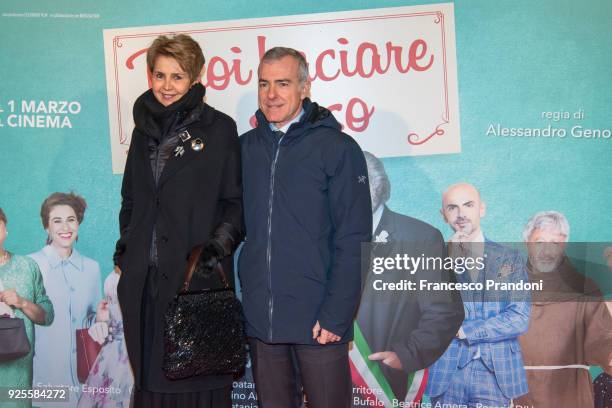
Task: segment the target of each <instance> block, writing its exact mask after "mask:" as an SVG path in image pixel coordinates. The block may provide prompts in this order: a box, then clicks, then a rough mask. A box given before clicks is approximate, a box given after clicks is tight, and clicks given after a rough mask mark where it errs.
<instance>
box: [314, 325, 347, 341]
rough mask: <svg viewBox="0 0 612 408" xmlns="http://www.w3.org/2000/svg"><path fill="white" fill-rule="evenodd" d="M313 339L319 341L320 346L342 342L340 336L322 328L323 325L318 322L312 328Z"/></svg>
mask: <svg viewBox="0 0 612 408" xmlns="http://www.w3.org/2000/svg"><path fill="white" fill-rule="evenodd" d="M312 338H313V339H317V341H318V342H319V344H327V343H333V342H335V341H340V336H337V335H335V334H334V333H332V332H330V331H327V330H325V329H323V328H321V325H320V324H319V321H318V320H317V323H316V324H315V325H314V327H313V328H312Z"/></svg>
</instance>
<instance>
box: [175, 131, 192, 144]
mask: <svg viewBox="0 0 612 408" xmlns="http://www.w3.org/2000/svg"><path fill="white" fill-rule="evenodd" d="M178 137H179V138H180V139H181V142H183V143H185V142H186V141H188V140H189V139H191V135H190V134H189V132H188V131H186V130H183V131H182V132H180V133H179V134H178Z"/></svg>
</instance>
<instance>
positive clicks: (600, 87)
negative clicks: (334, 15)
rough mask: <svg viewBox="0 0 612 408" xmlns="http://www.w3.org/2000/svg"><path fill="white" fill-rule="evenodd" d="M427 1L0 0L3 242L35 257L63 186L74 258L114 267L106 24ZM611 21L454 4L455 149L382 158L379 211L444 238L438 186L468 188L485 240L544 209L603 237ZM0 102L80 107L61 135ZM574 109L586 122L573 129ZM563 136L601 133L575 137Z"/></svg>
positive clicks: (550, 4)
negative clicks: (537, 132)
mask: <svg viewBox="0 0 612 408" xmlns="http://www.w3.org/2000/svg"><path fill="white" fill-rule="evenodd" d="M427 3H433V2H427V1H359V2H355V1H343V0H340V1H335V2H333V3H331V2H316V1H315V2H309V3H308V4H304V3H302V2H287V1H233V2H232V4H231V6H230V5H229V4H228V3H221V2H195V1H194V2H192V3H190V2H183V3H182V4H181V5H177V4H176V3H168V2H159V1H152V2H147V3H146V6H144V5H141V4H136V3H135V2H124V3H123V4H121V5H119V4H118V3H116V2H106V1H99V2H95V3H94V2H74V1H57V2H53V3H46V2H36V1H4V2H2V4H0V13H1V14H0V34H1V36H2V46H1V54H0V58H1V60H2V63H1V64H0V78H2V80H1V81H0V109H3V110H4V113H0V120H2V125H3V126H2V127H0V146H1V147H0V171H1V173H2V175H3V177H2V182H1V183H0V206H2V208H4V209H5V211H6V212H7V215H8V217H9V227H10V228H9V229H10V237H9V240H8V243H7V246H8V247H9V248H10V249H12V250H13V251H15V252H16V253H30V252H33V251H35V250H38V249H39V248H40V247H41V246H42V245H43V244H44V240H45V233H44V231H43V229H42V225H41V222H40V217H39V215H38V213H39V210H40V204H41V203H42V200H43V199H44V198H45V197H46V196H47V195H48V194H49V193H51V192H53V191H68V190H74V191H75V192H77V193H78V194H81V195H83V196H84V197H85V198H86V199H87V201H88V204H89V208H88V211H87V213H86V216H85V221H84V223H83V225H82V227H81V228H82V229H81V233H80V239H79V243H78V248H79V250H80V251H81V252H82V253H84V254H86V255H88V256H90V257H92V258H94V259H96V260H97V261H98V262H100V264H101V267H102V270H103V271H110V270H111V267H112V262H111V255H112V251H113V248H114V242H115V240H116V238H117V236H118V228H117V213H118V209H119V205H120V194H119V189H120V184H121V176H120V175H112V172H111V167H110V143H109V135H108V132H109V130H108V110H107V109H108V108H107V99H106V98H107V96H106V85H105V74H104V52H103V41H102V30H103V29H105V28H119V27H129V26H142V25H156V24H174V23H187V22H198V21H212V20H224V19H238V18H250V17H264V16H277V15H288V14H303V13H310V12H313V13H314V12H317V13H320V12H326V11H339V10H351V9H365V8H378V7H386V6H400V5H413V4H427ZM611 12H612V3H610V2H607V1H595V0H591V1H587V2H574V1H569V0H563V1H558V0H554V1H553V0H550V1H548V0H540V1H535V2H534V1H501V2H491V1H486V0H470V1H456V2H455V26H456V38H457V61H458V78H459V105H460V114H461V134H462V152H461V153H460V154H452V155H440V156H429V157H416V158H414V157H413V158H393V159H386V160H385V166H386V167H387V171H388V172H389V174H390V177H391V182H392V186H393V191H392V198H391V201H390V203H389V204H390V207H392V208H393V209H395V210H396V211H398V212H401V213H405V214H409V215H412V216H415V217H417V218H420V219H423V220H425V221H428V222H430V223H432V224H434V225H435V226H437V227H438V228H440V229H441V230H442V231H443V232H444V233H445V234H446V233H448V228H445V225H444V224H443V223H442V219H441V217H440V216H439V213H438V209H439V207H440V194H441V191H443V190H444V188H445V187H446V186H448V185H449V184H451V183H453V182H456V181H460V180H466V181H469V182H472V183H474V184H475V185H477V186H478V187H479V188H480V190H481V193H482V195H483V198H484V200H485V201H486V202H487V204H488V213H487V216H486V219H485V220H484V228H485V232H486V233H487V235H488V236H490V237H491V238H492V239H494V240H498V241H519V240H520V232H521V230H522V226H523V225H524V223H525V222H526V220H527V219H528V218H529V216H530V215H531V214H533V213H535V212H536V211H540V210H545V209H556V210H559V211H561V212H563V213H564V214H565V215H566V216H567V217H568V219H569V221H570V224H571V227H572V237H571V239H572V240H573V241H609V240H612V217H610V215H609V211H608V210H609V208H610V202H611V200H612V183H610V176H611V175H612V161H611V158H610V154H611V153H612V138H610V136H609V135H610V129H611V128H612V124H611V123H610V116H611V114H612V108H611V106H612V86H611V85H610V71H609V67H610V66H611V64H612V52H611V51H612V50H611V45H610V44H612V30H611V29H610V28H609V24H608V16H609V15H610V13H611ZM45 15H46V16H45ZM313 99H315V100H316V95H313ZM9 101H16V103H21V101H27V102H29V103H31V101H36V102H38V101H67V102H70V101H76V102H78V104H79V105H80V112H79V113H78V114H76V115H70V114H69V115H68V117H69V118H70V121H71V127H67V126H66V127H63V128H33V127H11V126H9V125H8V123H6V117H7V115H8V113H9V110H10V106H9V105H8V104H9ZM74 106H75V105H73V107H74ZM73 110H75V109H73ZM578 111H581V112H583V115H584V117H582V118H580V119H575V118H574V117H573V116H574V114H575V113H576V112H578ZM555 112H557V115H559V116H561V118H559V119H558V120H555V118H554V115H555ZM559 112H560V113H559ZM568 114H569V115H570V116H571V118H569V119H566V118H563V116H564V115H565V116H567V115H568ZM548 116H550V119H549V118H548ZM497 124H499V125H500V126H501V127H502V128H503V127H506V128H546V127H548V125H551V126H552V127H553V128H559V129H564V130H565V131H566V137H565V138H563V139H561V138H558V137H547V138H544V137H539V138H535V137H509V136H508V137H505V136H496V135H492V134H491V132H488V130H490V126H491V125H493V126H494V127H495V128H496V127H497ZM574 126H580V127H582V128H583V129H594V130H598V131H599V132H600V134H602V135H606V134H607V135H608V137H607V138H599V139H594V138H584V137H582V138H577V137H574V136H572V132H571V129H572V128H573V127H574ZM487 133H489V134H487Z"/></svg>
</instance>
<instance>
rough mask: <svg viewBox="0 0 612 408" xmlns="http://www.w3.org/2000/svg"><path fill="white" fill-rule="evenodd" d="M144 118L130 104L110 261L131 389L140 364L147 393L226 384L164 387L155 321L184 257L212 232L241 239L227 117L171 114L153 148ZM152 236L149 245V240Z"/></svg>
mask: <svg viewBox="0 0 612 408" xmlns="http://www.w3.org/2000/svg"><path fill="white" fill-rule="evenodd" d="M149 92H151V91H149ZM145 95H146V93H145ZM145 95H143V96H141V98H143V97H144V96H145ZM149 96H151V95H149ZM141 98H139V99H141ZM147 115H148V111H147V110H146V109H142V104H139V101H137V102H136V104H135V107H134V121H135V124H136V128H135V129H134V133H133V136H132V141H131V146H130V149H129V153H128V157H127V163H126V167H125V173H124V176H123V185H122V189H121V195H122V203H121V212H120V215H119V223H120V229H121V237H120V239H119V241H118V242H117V253H116V256H115V262H116V263H117V264H118V266H119V267H120V268H121V270H122V272H123V273H122V276H121V279H120V281H119V285H118V288H117V292H118V295H119V301H120V303H121V310H122V312H123V322H124V332H125V339H126V343H127V348H128V354H129V358H130V363H131V365H132V369H133V372H134V378H135V385H136V387H141V386H142V384H143V378H142V374H143V371H142V367H143V363H144V364H145V365H148V366H149V367H150V370H151V372H152V373H153V374H152V375H150V376H149V381H148V387H147V388H148V390H149V391H156V392H194V391H202V390H205V389H213V388H220V387H224V386H228V385H230V384H231V377H230V376H200V377H194V378H190V379H186V380H180V381H171V380H168V379H166V377H165V376H164V374H163V371H162V370H161V369H160V367H161V361H162V358H163V327H164V324H163V315H164V311H165V310H166V307H167V305H168V303H169V302H170V301H171V300H172V298H173V296H174V295H175V294H176V293H177V291H178V290H179V288H180V287H181V284H182V282H183V274H184V269H185V266H186V263H187V261H186V259H187V255H188V253H189V251H190V250H191V248H193V247H194V246H196V245H198V244H202V243H205V242H207V241H208V240H209V239H211V238H212V237H213V235H214V234H215V232H216V230H218V228H219V227H221V228H223V226H231V227H233V228H230V229H231V230H232V233H233V236H232V238H233V239H234V240H235V241H236V245H237V244H238V242H239V241H240V237H241V235H242V230H243V221H242V182H241V168H240V143H239V140H238V135H237V130H236V124H235V122H234V120H233V119H231V118H230V117H229V116H227V115H225V114H223V113H221V112H219V111H216V110H215V109H213V108H212V107H210V106H208V105H206V104H204V103H200V104H198V105H197V106H196V107H195V108H193V109H191V110H189V111H187V112H179V113H177V115H178V116H176V120H173V125H172V127H171V128H170V131H169V132H168V134H167V136H166V137H165V138H164V139H163V140H165V142H163V143H161V145H159V146H158V141H157V140H153V139H154V138H153V139H152V137H151V134H152V133H155V132H154V131H153V130H154V129H153V128H151V126H152V124H153V122H152V121H151V118H150V117H148V116H147ZM185 139H186V140H185ZM196 139H200V140H201V141H202V142H203V143H204V148H203V149H202V150H201V151H196V150H194V149H193V148H192V143H193V142H194V140H196ZM181 147H182V149H181ZM156 149H159V153H160V154H159V155H158V157H159V159H158V160H155V161H152V158H154V157H155V155H156V153H157V151H156ZM180 151H183V153H182V154H181V153H180ZM160 161H161V163H160ZM164 161H165V163H164ZM156 162H157V167H156V165H155V163H156ZM160 165H161V167H163V170H162V171H161V173H160V174H159V175H158V180H157V183H156V182H155V176H154V171H155V169H156V168H157V169H159V168H160ZM152 167H153V168H152ZM153 231H155V239H153V240H152V237H153ZM217 232H218V231H217ZM152 242H154V244H155V247H156V251H155V252H156V255H157V257H156V259H157V266H158V273H157V276H156V277H155V278H156V285H155V286H156V288H157V290H156V291H157V295H156V296H157V297H156V298H155V299H156V300H155V309H154V310H155V316H153V318H154V319H155V332H154V333H153V344H152V353H151V356H147V357H146V361H144V362H143V356H142V354H143V351H142V344H143V336H144V335H145V334H144V333H143V331H144V330H143V321H142V317H143V316H142V302H143V295H144V293H143V291H144V289H145V282H146V279H147V272H148V270H149V265H150V264H151V256H150V255H151V245H152ZM222 264H223V267H224V269H225V271H226V274H227V275H228V278H229V279H232V280H233V275H234V274H233V264H232V257H231V256H228V257H226V258H225V259H224V260H223V261H222ZM213 283H214V284H218V281H217V280H216V279H214V282H213V281H208V280H203V279H196V278H194V279H193V280H192V285H191V289H197V288H202V287H207V286H211V284H213Z"/></svg>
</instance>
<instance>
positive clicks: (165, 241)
mask: <svg viewBox="0 0 612 408" xmlns="http://www.w3.org/2000/svg"><path fill="white" fill-rule="evenodd" d="M161 240H162V242H163V243H164V244H166V243H167V242H168V237H167V236H165V235H164V236H162V237H161Z"/></svg>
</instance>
